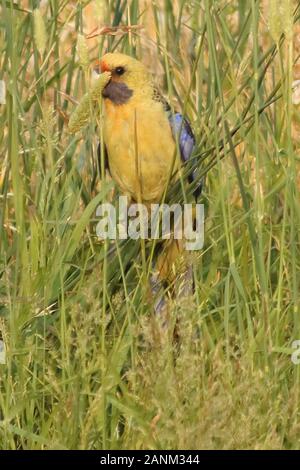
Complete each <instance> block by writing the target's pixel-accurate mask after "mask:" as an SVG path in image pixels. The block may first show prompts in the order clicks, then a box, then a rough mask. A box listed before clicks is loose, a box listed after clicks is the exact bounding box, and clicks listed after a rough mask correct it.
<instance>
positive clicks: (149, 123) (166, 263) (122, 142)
mask: <svg viewBox="0 0 300 470" xmlns="http://www.w3.org/2000/svg"><path fill="white" fill-rule="evenodd" d="M94 71H95V72H96V74H100V73H103V72H109V73H110V74H111V78H110V80H109V82H108V84H107V85H106V86H105V87H104V89H103V91H102V97H103V102H104V106H103V107H104V112H103V139H104V147H105V168H106V170H108V171H109V173H110V175H111V177H112V179H113V180H114V181H115V182H116V184H117V186H118V187H119V189H120V191H121V193H122V194H124V195H127V196H128V197H129V198H130V199H131V201H134V202H141V203H144V204H151V203H159V202H160V201H161V198H162V197H163V195H164V193H165V190H166V186H167V185H168V183H169V182H170V181H172V178H174V177H175V178H176V177H177V178H178V175H179V169H180V168H181V167H182V166H183V165H184V164H186V163H187V162H188V161H189V159H190V157H191V155H192V153H193V151H194V149H195V145H196V140H195V136H194V133H193V131H192V128H191V125H190V123H189V121H188V120H187V118H185V117H184V116H183V115H182V114H180V113H178V112H173V111H172V109H171V107H170V105H169V104H168V102H167V100H166V99H165V98H164V97H163V95H162V94H161V93H160V92H159V90H158V88H157V87H156V86H155V84H154V81H153V79H152V76H151V74H150V72H149V71H148V70H147V68H146V66H145V65H144V64H143V63H142V62H141V61H139V60H137V59H135V58H133V57H131V56H128V55H126V54H121V53H117V52H114V53H107V54H105V55H104V56H103V57H102V58H101V59H100V60H97V61H96V62H95V64H94ZM177 149H178V150H179V154H180V155H179V158H178V157H177V158H175V157H176V155H177V154H178V152H176V150H177ZM176 175H177V176H176ZM194 179H195V170H194V172H192V173H191V174H190V175H189V182H193V181H194ZM201 189H202V181H200V182H199V184H198V183H197V184H196V185H195V190H194V196H195V198H198V196H199V195H200V193H201ZM182 245H183V244H182V243H180V240H174V239H171V240H170V241H169V243H166V245H165V247H164V250H163V252H162V253H161V255H160V256H159V258H158V260H157V267H158V275H157V276H156V277H155V282H154V281H153V283H152V284H153V290H154V291H155V290H157V287H155V286H156V285H157V284H156V282H158V279H160V280H164V281H165V280H168V279H169V278H170V273H171V271H172V266H173V264H174V262H175V260H176V259H177V258H178V256H179V255H180V254H181V253H182V252H183V246H182ZM169 280H170V279H169ZM159 304H161V302H159Z"/></svg>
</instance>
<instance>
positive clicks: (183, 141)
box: [169, 113, 202, 198]
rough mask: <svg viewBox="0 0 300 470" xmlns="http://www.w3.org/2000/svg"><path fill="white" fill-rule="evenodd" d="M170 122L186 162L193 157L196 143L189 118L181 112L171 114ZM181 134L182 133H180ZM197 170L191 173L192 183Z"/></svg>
mask: <svg viewBox="0 0 300 470" xmlns="http://www.w3.org/2000/svg"><path fill="white" fill-rule="evenodd" d="M169 122H170V126H171V129H172V134H173V137H174V139H178V145H179V150H180V155H181V160H182V162H183V164H184V163H186V162H187V161H188V160H189V158H190V157H191V155H192V153H193V150H194V148H195V145H196V140H195V136H194V134H193V131H192V128H191V126H190V123H189V122H188V120H187V119H186V118H185V117H183V116H182V114H180V113H175V114H170V115H169ZM179 134H180V135H179ZM196 173H197V170H194V171H193V172H192V173H191V174H190V175H189V182H190V183H192V182H193V181H195V180H196V177H197V175H196ZM201 190H202V181H200V182H199V185H197V186H196V188H195V191H194V196H195V197H196V198H197V197H198V196H199V195H200V194H201Z"/></svg>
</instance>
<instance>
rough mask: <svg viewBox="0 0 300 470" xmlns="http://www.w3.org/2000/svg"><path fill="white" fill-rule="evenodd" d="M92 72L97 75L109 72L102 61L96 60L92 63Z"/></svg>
mask: <svg viewBox="0 0 300 470" xmlns="http://www.w3.org/2000/svg"><path fill="white" fill-rule="evenodd" d="M94 72H95V73H97V74H98V75H99V74H100V73H103V72H110V68H109V67H108V65H107V64H106V63H105V62H104V61H103V60H96V61H95V63H94Z"/></svg>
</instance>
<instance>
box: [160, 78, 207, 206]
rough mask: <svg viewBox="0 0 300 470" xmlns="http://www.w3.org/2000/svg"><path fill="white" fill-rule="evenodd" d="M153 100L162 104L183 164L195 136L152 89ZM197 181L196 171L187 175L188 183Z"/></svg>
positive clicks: (181, 118) (199, 185)
mask: <svg viewBox="0 0 300 470" xmlns="http://www.w3.org/2000/svg"><path fill="white" fill-rule="evenodd" d="M152 96H153V100H154V101H159V102H160V103H162V105H163V108H164V110H165V111H166V113H168V117H169V123H170V126H171V130H172V134H173V137H174V139H175V140H176V139H178V145H179V150H180V155H181V160H182V163H183V164H185V163H186V162H187V161H188V160H189V159H190V157H191V155H192V153H193V150H194V148H195V145H196V140H195V136H194V133H193V130H192V128H191V125H190V123H189V121H188V120H187V119H186V118H185V117H184V116H182V114H180V113H173V112H172V110H171V107H170V105H169V103H168V102H167V100H166V99H165V98H164V97H163V96H162V94H161V93H160V92H159V90H158V89H157V88H156V87H155V86H154V87H153V95H152ZM196 179H197V169H195V170H194V171H193V172H192V173H190V174H189V178H188V180H189V182H190V183H193V182H194V181H195V180H196ZM202 185H203V181H202V180H201V181H199V183H198V184H197V186H196V188H195V190H194V196H195V198H196V199H197V197H198V196H200V194H201V191H202Z"/></svg>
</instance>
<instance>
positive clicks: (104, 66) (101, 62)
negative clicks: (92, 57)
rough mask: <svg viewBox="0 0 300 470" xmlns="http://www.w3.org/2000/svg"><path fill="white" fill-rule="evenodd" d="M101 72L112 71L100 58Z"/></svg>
mask: <svg viewBox="0 0 300 470" xmlns="http://www.w3.org/2000/svg"><path fill="white" fill-rule="evenodd" d="M100 68H101V72H110V68H109V66H108V65H107V63H106V62H105V61H104V60H100Z"/></svg>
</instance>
